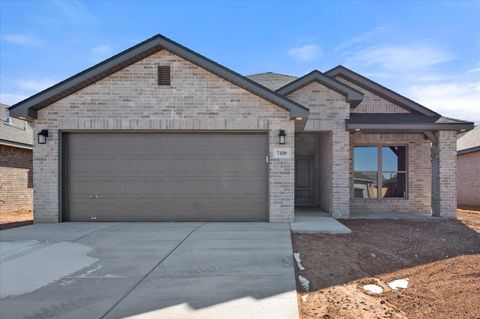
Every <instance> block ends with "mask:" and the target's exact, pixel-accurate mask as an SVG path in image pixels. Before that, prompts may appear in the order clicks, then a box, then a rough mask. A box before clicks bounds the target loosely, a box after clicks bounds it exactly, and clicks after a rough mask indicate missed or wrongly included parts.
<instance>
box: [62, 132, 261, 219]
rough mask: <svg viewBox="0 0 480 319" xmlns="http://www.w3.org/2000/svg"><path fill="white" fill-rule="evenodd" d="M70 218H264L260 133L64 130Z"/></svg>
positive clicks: (65, 205)
mask: <svg viewBox="0 0 480 319" xmlns="http://www.w3.org/2000/svg"><path fill="white" fill-rule="evenodd" d="M63 140H64V142H63V150H64V185H65V188H64V194H63V196H64V198H65V201H64V207H65V208H64V211H65V218H66V219H67V220H70V221H89V220H96V221H265V220H267V216H268V214H267V164H266V161H265V156H266V154H267V137H266V134H257V133H251V134H250V133H69V134H66V135H65V136H64V139H63Z"/></svg>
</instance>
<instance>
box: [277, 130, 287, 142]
mask: <svg viewBox="0 0 480 319" xmlns="http://www.w3.org/2000/svg"><path fill="white" fill-rule="evenodd" d="M285 136H286V135H285V130H279V131H278V144H282V145H283V144H285Z"/></svg>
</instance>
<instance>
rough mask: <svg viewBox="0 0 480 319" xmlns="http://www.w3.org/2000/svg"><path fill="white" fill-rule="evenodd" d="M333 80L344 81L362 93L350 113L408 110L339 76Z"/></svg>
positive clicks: (400, 111) (399, 111)
mask: <svg viewBox="0 0 480 319" xmlns="http://www.w3.org/2000/svg"><path fill="white" fill-rule="evenodd" d="M335 80H338V81H340V82H342V83H345V84H347V85H348V86H350V87H351V88H353V89H355V90H357V91H360V92H362V93H363V101H362V102H361V103H360V104H359V105H358V106H357V107H356V108H354V109H353V110H352V113H409V111H408V110H406V109H404V108H402V107H401V106H399V105H396V104H395V103H392V102H390V101H388V100H386V99H384V98H382V97H380V96H378V95H376V94H375V93H373V92H370V91H368V90H366V89H364V88H362V87H360V86H358V85H356V84H355V83H353V82H351V81H349V80H347V79H345V78H343V77H341V76H337V77H335Z"/></svg>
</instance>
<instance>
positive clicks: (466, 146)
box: [457, 125, 480, 155]
mask: <svg viewBox="0 0 480 319" xmlns="http://www.w3.org/2000/svg"><path fill="white" fill-rule="evenodd" d="M476 151H480V125H477V126H475V128H474V129H473V130H470V131H468V132H466V133H464V134H462V135H460V136H459V137H458V139H457V152H458V154H459V155H460V154H465V153H471V152H476Z"/></svg>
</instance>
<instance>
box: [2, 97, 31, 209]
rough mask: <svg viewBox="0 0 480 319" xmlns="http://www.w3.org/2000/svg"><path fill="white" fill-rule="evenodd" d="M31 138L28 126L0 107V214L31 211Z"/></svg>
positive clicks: (3, 106) (28, 124)
mask: <svg viewBox="0 0 480 319" xmlns="http://www.w3.org/2000/svg"><path fill="white" fill-rule="evenodd" d="M32 136H33V131H32V127H31V125H30V123H28V122H26V121H23V120H19V119H15V118H12V117H10V116H9V112H8V105H5V104H0V214H1V213H7V212H8V213H11V212H16V211H22V210H32V202H33V183H32V177H33V174H32V165H33V163H32Z"/></svg>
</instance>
